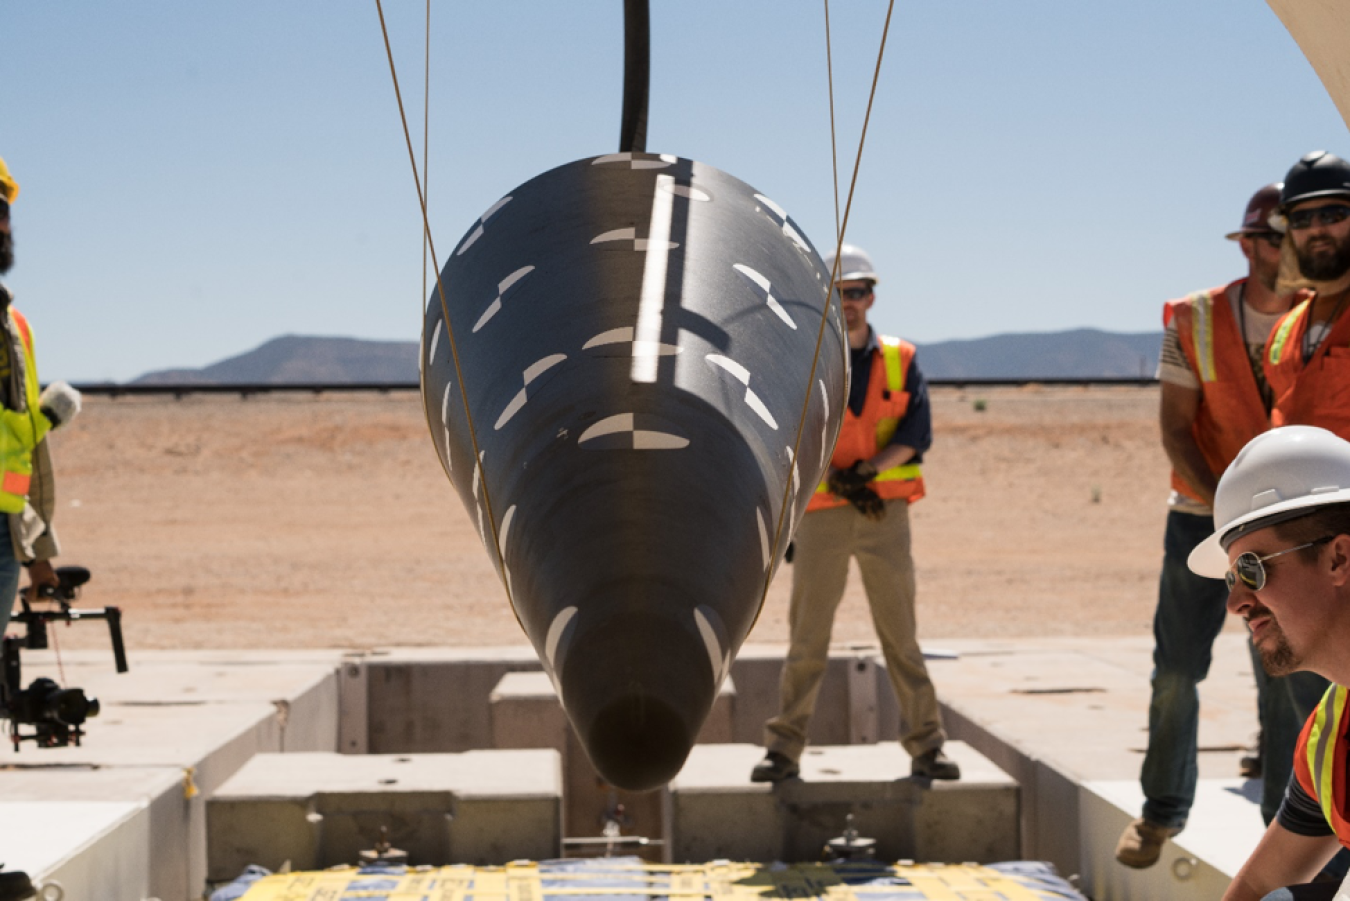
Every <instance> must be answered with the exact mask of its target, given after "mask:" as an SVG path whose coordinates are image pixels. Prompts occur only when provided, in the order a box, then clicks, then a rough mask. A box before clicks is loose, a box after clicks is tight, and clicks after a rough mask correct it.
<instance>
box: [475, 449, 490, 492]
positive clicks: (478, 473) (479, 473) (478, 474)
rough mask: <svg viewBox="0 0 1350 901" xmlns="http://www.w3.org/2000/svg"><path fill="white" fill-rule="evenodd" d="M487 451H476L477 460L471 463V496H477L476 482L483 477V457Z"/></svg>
mask: <svg viewBox="0 0 1350 901" xmlns="http://www.w3.org/2000/svg"><path fill="white" fill-rule="evenodd" d="M486 456H487V451H479V452H478V462H477V463H475V464H474V465H473V496H474V497H478V483H479V481H480V480H482V478H483V458H484V457H486Z"/></svg>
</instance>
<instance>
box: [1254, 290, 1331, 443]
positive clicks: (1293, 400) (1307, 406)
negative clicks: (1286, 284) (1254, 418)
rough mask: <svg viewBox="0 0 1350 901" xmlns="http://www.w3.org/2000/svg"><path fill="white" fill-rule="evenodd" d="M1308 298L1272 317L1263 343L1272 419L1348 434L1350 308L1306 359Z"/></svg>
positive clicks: (1309, 308) (1278, 421) (1310, 301)
mask: <svg viewBox="0 0 1350 901" xmlns="http://www.w3.org/2000/svg"><path fill="white" fill-rule="evenodd" d="M1311 309H1312V300H1305V301H1303V302H1302V303H1300V304H1297V305H1296V306H1295V307H1294V308H1293V309H1292V310H1290V311H1289V312H1288V313H1286V314H1285V315H1284V318H1283V319H1281V320H1280V321H1279V322H1277V323H1275V328H1274V330H1273V331H1271V333H1270V341H1269V342H1267V344H1266V359H1265V366H1266V380H1267V381H1268V382H1270V388H1271V390H1272V391H1273V392H1274V395H1275V406H1274V407H1273V408H1272V409H1271V411H1270V421H1271V424H1272V425H1277V426H1281V425H1315V426H1320V427H1321V428H1324V429H1327V430H1328V431H1331V432H1335V433H1336V434H1337V435H1339V436H1340V437H1342V438H1345V439H1346V440H1350V314H1346V315H1342V316H1340V317H1338V318H1337V320H1336V322H1334V323H1332V326H1331V333H1330V334H1328V335H1327V336H1326V337H1324V338H1323V339H1322V343H1321V344H1319V345H1318V346H1317V350H1315V351H1313V355H1312V356H1311V357H1309V358H1307V359H1305V358H1304V356H1303V340H1304V335H1305V334H1306V333H1307V331H1308V315H1309V313H1310V311H1311Z"/></svg>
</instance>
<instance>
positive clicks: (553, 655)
mask: <svg viewBox="0 0 1350 901" xmlns="http://www.w3.org/2000/svg"><path fill="white" fill-rule="evenodd" d="M576 615H577V608H576V607H564V608H563V609H562V610H560V611H559V612H558V615H557V616H555V617H553V622H552V623H551V624H550V625H549V627H548V637H547V638H545V639H544V659H545V660H547V661H548V668H549V671H550V672H551V673H553V674H554V679H555V680H556V681H555V684H557V683H560V682H561V681H562V670H561V669H560V668H559V664H558V660H557V656H558V643H559V642H560V641H562V636H563V630H564V629H566V628H567V624H568V623H570V622H571V621H572V617H574V616H576ZM560 687H561V686H560ZM559 694H561V692H559Z"/></svg>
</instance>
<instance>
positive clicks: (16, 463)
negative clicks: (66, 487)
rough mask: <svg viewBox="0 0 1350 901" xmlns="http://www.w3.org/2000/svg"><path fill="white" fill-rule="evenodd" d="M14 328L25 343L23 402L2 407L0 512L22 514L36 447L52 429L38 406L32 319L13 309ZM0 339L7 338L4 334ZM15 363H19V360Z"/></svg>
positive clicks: (0, 431) (0, 429) (12, 362)
mask: <svg viewBox="0 0 1350 901" xmlns="http://www.w3.org/2000/svg"><path fill="white" fill-rule="evenodd" d="M9 316H10V319H11V328H13V329H14V330H17V331H18V333H19V337H20V339H21V341H22V344H23V402H22V404H21V403H20V401H19V399H18V398H14V399H12V401H11V402H12V403H13V404H14V407H15V409H13V410H9V409H3V410H0V513H18V512H20V511H22V510H23V507H24V504H26V503H28V486H29V484H30V483H31V482H32V479H33V448H35V447H37V444H38V442H39V441H41V440H42V438H43V436H44V435H46V434H47V432H48V431H49V430H50V429H51V427H52V424H51V421H50V420H48V419H47V417H46V416H44V415H43V414H42V411H41V410H39V409H38V375H37V358H36V357H35V356H34V354H33V331H32V329H30V328H29V327H28V320H27V319H24V318H23V314H21V313H20V312H19V311H18V310H16V309H14V307H12V306H11V307H10V308H9ZM0 340H6V339H5V338H3V336H2V334H0ZM11 365H13V366H17V365H19V361H18V360H13V361H11Z"/></svg>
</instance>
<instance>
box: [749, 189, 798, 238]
mask: <svg viewBox="0 0 1350 901" xmlns="http://www.w3.org/2000/svg"><path fill="white" fill-rule="evenodd" d="M755 199H756V200H758V201H759V202H760V203H762V204H764V205H765V206H766V207H768V208H769V209H770V210H771V211H772V212H773V213H774V218H775V219H776V221H777V222H778V224H779V225H780V226H782V229H783V234H785V235H787V237H788V240H790V241H791V242H792V243H793V244H796V245H797V246H798V247H800V248H801V249H802V250H806V249H807V244H806V239H805V238H803V237H802V236H801V235H800V234H799V233H798V232H797V230H796V229H795V228H793V227H792V225H791V223H789V222H788V214H787V210H785V209H783V208H782V207H781V206H779V205H778V204H776V203H774V202H773V201H772V200H770V199H769V198H767V197H765V196H764V195H763V194H756V195H755Z"/></svg>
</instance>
